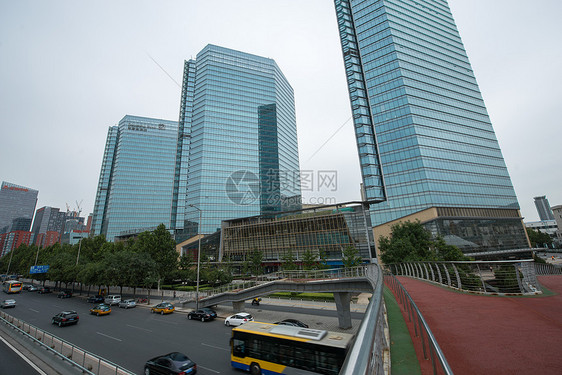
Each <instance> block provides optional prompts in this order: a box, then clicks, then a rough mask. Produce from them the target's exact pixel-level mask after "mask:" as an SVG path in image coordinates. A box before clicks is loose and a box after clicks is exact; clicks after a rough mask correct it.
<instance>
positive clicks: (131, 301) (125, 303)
mask: <svg viewBox="0 0 562 375" xmlns="http://www.w3.org/2000/svg"><path fill="white" fill-rule="evenodd" d="M136 305H137V303H136V302H135V300H134V299H126V300H124V301H121V302H119V307H123V308H125V309H128V308H129V307H135V306H136Z"/></svg>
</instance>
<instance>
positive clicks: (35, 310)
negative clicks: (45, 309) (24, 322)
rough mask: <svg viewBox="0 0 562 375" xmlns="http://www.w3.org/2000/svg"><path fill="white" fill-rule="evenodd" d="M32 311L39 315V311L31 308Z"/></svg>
mask: <svg viewBox="0 0 562 375" xmlns="http://www.w3.org/2000/svg"><path fill="white" fill-rule="evenodd" d="M29 309H30V310H31V311H33V312H36V313H38V312H39V311H37V310H35V309H32V308H31V307H30V308H29Z"/></svg>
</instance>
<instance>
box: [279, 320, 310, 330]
mask: <svg viewBox="0 0 562 375" xmlns="http://www.w3.org/2000/svg"><path fill="white" fill-rule="evenodd" d="M273 324H279V325H283V326H293V327H301V328H308V325H307V324H304V323H303V322H301V321H300V320H296V319H284V320H282V321H280V322H277V323H273Z"/></svg>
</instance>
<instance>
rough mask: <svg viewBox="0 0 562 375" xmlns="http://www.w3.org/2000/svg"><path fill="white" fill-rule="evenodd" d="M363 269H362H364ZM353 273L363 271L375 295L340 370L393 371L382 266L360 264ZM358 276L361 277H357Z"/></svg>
mask: <svg viewBox="0 0 562 375" xmlns="http://www.w3.org/2000/svg"><path fill="white" fill-rule="evenodd" d="M360 268H362V270H360ZM350 270H354V271H352V272H351V273H347V272H345V271H344V273H342V274H355V275H358V274H359V273H363V277H366V278H367V279H368V280H369V281H370V282H371V284H372V285H373V296H372V297H371V301H370V302H369V306H368V307H367V310H366V311H365V315H364V317H363V320H362V321H361V325H360V326H359V329H358V331H357V334H356V336H355V343H354V345H353V347H352V348H351V350H350V352H349V353H348V355H347V357H346V359H345V362H344V364H343V366H342V368H341V370H340V373H339V374H340V375H371V374H389V373H390V342H389V341H390V340H389V337H388V322H387V321H386V315H385V313H384V312H385V305H384V301H383V298H382V293H383V289H384V282H383V280H384V279H383V274H382V270H381V268H380V267H379V266H378V265H376V264H372V265H369V266H363V267H357V268H356V269H350ZM353 277H357V276H353Z"/></svg>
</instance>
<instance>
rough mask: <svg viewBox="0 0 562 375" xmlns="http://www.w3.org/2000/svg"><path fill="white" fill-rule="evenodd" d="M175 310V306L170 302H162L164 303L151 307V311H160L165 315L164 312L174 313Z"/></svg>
mask: <svg viewBox="0 0 562 375" xmlns="http://www.w3.org/2000/svg"><path fill="white" fill-rule="evenodd" d="M174 310H175V307H174V305H172V304H171V303H170V302H162V303H159V304H158V305H156V306H154V307H152V308H151V309H150V312H153V313H160V314H162V315H164V314H170V313H173V312H174Z"/></svg>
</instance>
